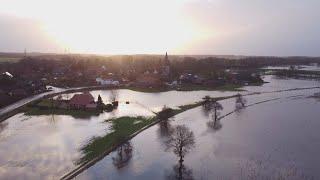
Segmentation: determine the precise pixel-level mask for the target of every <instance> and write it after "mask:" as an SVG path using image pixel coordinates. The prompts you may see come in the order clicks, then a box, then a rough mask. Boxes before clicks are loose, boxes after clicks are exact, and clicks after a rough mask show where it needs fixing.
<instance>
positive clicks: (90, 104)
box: [69, 92, 97, 109]
mask: <svg viewBox="0 0 320 180" xmlns="http://www.w3.org/2000/svg"><path fill="white" fill-rule="evenodd" d="M69 107H70V108H75V109H93V108H96V107H97V104H96V103H95V101H94V97H93V96H92V95H91V94H90V93H89V92H84V93H82V94H75V95H74V96H73V97H72V98H71V99H70V101H69Z"/></svg>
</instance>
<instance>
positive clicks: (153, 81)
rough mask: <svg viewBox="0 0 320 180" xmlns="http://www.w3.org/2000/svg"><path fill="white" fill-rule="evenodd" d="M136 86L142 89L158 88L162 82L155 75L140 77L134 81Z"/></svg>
mask: <svg viewBox="0 0 320 180" xmlns="http://www.w3.org/2000/svg"><path fill="white" fill-rule="evenodd" d="M135 84H136V85H137V86H142V87H160V86H162V85H163V84H162V81H161V79H160V77H158V76H156V75H152V74H150V75H144V74H143V75H140V76H139V77H138V78H137V79H136V83H135Z"/></svg>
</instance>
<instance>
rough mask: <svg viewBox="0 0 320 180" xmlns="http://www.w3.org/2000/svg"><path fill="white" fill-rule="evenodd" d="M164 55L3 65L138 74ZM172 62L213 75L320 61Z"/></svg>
mask: <svg viewBox="0 0 320 180" xmlns="http://www.w3.org/2000/svg"><path fill="white" fill-rule="evenodd" d="M163 59H164V56H160V55H126V56H125V55H121V56H108V57H106V56H95V55H86V56H85V55H40V56H32V57H27V58H24V59H23V60H21V61H19V62H17V63H15V64H10V63H7V64H1V65H0V68H1V70H2V71H4V70H6V71H10V72H12V73H17V74H19V73H20V72H21V69H24V68H26V67H28V69H30V70H34V71H37V72H39V71H43V72H46V73H50V72H53V71H55V70H56V69H59V68H60V69H61V68H68V69H71V70H72V71H74V72H76V71H77V72H82V71H83V72H85V71H87V70H88V69H92V70H97V69H100V68H101V67H104V68H105V69H106V70H107V72H109V73H115V74H119V75H126V74H128V73H129V74H131V75H132V74H134V73H136V74H139V73H143V72H145V71H147V70H148V71H153V70H158V69H159V68H160V67H161V65H162V63H163ZM169 59H170V64H171V68H172V72H173V74H174V75H179V74H181V73H186V72H187V73H200V74H210V73H212V72H219V71H221V70H225V69H238V70H241V69H243V70H250V69H252V70H254V69H257V68H260V67H263V66H279V65H299V64H309V63H320V58H319V57H243V58H235V59H230V58H219V57H205V58H199V57H196V56H195V57H190V56H170V55H169Z"/></svg>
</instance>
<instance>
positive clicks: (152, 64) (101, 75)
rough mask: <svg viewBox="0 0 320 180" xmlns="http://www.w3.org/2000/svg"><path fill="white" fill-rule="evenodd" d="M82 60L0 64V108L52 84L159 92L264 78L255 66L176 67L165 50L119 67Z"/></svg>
mask: <svg viewBox="0 0 320 180" xmlns="http://www.w3.org/2000/svg"><path fill="white" fill-rule="evenodd" d="M78 59H79V58H75V59H73V58H71V59H68V60H65V59H63V58H62V60H51V59H50V58H49V59H46V58H41V57H27V56H26V57H24V58H23V59H22V60H20V61H19V62H17V63H8V64H3V65H2V66H1V67H0V72H1V75H0V82H1V84H2V85H3V86H1V89H0V102H1V104H0V107H4V106H6V105H9V104H11V103H13V102H15V101H18V100H20V99H23V98H25V97H29V96H32V95H35V94H40V93H43V92H46V91H50V87H51V86H53V87H60V88H65V89H68V88H71V87H97V86H98V87H101V88H129V89H133V90H138V91H152V92H157V91H159V92H160V91H168V90H183V91H184V90H201V89H203V90H205V89H207V90H211V89H218V88H219V87H222V88H221V89H222V90H223V88H229V89H227V90H230V89H232V88H236V87H240V86H243V85H249V84H261V83H263V81H262V79H261V78H260V73H259V72H258V71H256V70H254V71H248V70H241V69H238V68H234V69H232V68H226V67H221V68H218V69H217V68H215V67H210V68H209V70H208V69H202V70H200V71H199V70H197V69H199V67H196V66H194V67H188V68H184V69H177V68H176V67H175V66H176V65H175V64H176V62H175V61H173V60H170V58H169V56H168V54H167V53H166V54H165V56H162V57H161V56H160V57H159V58H158V59H157V60H149V61H148V62H149V65H147V66H141V65H140V64H139V62H138V60H137V62H132V61H128V62H131V65H130V63H129V64H128V63H126V64H128V65H127V68H124V67H123V64H121V67H122V68H121V69H119V68H118V67H117V66H116V63H115V62H108V61H107V60H104V61H101V60H100V61H92V60H91V61H92V62H91V61H90V62H89V61H86V60H78ZM125 62H126V61H125ZM144 62H145V61H144ZM144 64H145V63H144ZM25 67H28V68H25ZM217 67H218V66H217ZM203 72H204V73H203Z"/></svg>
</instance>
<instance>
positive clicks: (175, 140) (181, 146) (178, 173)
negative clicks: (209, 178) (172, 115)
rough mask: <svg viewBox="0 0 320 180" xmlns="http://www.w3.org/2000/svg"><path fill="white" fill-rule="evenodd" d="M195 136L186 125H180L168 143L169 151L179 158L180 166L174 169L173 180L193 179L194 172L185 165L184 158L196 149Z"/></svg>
mask: <svg viewBox="0 0 320 180" xmlns="http://www.w3.org/2000/svg"><path fill="white" fill-rule="evenodd" d="M194 144H195V141H194V134H193V132H192V131H190V130H189V128H187V127H186V126H185V125H178V126H176V127H175V128H174V130H173V132H172V134H171V135H170V137H169V138H168V141H167V142H166V146H167V149H172V150H173V153H174V154H175V155H177V156H178V157H179V164H178V165H176V166H175V167H174V174H173V176H169V177H171V178H172V177H173V178H172V179H179V180H182V179H192V172H191V171H190V170H188V169H187V168H186V167H185V166H184V165H183V161H184V160H183V158H184V157H185V156H186V154H187V153H189V152H190V150H191V149H192V148H193V147H194Z"/></svg>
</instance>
